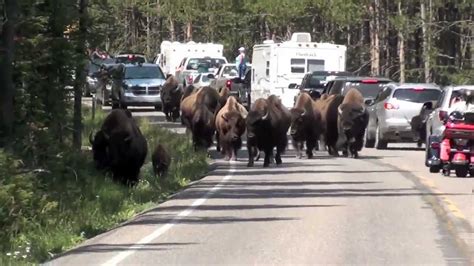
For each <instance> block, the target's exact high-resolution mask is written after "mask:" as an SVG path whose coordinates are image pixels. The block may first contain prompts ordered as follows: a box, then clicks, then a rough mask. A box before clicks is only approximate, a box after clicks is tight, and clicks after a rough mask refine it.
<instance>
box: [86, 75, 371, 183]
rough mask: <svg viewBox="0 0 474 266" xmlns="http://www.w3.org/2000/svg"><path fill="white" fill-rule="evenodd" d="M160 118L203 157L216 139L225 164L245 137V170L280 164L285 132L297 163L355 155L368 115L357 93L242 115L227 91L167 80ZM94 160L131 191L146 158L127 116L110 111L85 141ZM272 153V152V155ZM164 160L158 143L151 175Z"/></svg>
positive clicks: (269, 103) (271, 104) (304, 97)
mask: <svg viewBox="0 0 474 266" xmlns="http://www.w3.org/2000/svg"><path fill="white" fill-rule="evenodd" d="M161 98H162V102H163V112H164V113H165V116H166V120H167V121H176V120H177V119H178V118H179V117H181V123H182V124H183V125H184V126H185V127H186V129H187V131H190V132H191V134H192V141H193V146H194V149H195V150H205V151H207V150H208V149H209V148H210V147H211V146H212V144H213V140H214V138H215V139H216V144H217V145H216V148H217V150H218V151H220V152H221V153H222V155H223V156H224V157H225V160H236V159H237V151H238V150H239V149H240V148H241V146H242V137H243V135H244V134H245V133H246V137H247V150H248V166H249V167H251V166H253V165H254V161H256V160H258V159H259V158H260V153H261V152H263V153H264V155H265V157H264V162H263V166H264V167H268V166H269V165H270V162H271V161H272V160H274V161H275V163H276V164H277V165H278V164H281V163H282V159H281V155H282V154H283V153H284V152H285V150H286V148H287V143H288V137H287V133H288V131H290V136H291V138H292V142H293V145H294V147H295V149H296V152H297V157H298V158H302V157H303V149H304V146H305V145H306V156H307V158H308V159H311V158H312V157H313V150H315V149H316V150H317V149H318V148H319V146H318V141H319V142H320V143H321V144H322V145H321V147H325V148H327V150H328V152H329V154H330V155H332V156H339V151H342V152H343V155H344V156H351V157H353V158H357V157H358V152H359V151H360V150H361V149H362V146H363V139H364V133H365V129H366V127H367V123H368V113H367V111H366V109H365V104H364V99H363V97H362V95H361V93H360V92H359V91H358V90H357V89H351V90H349V91H348V93H347V94H346V95H345V96H343V95H326V94H323V95H321V96H320V97H319V95H318V97H314V95H310V94H308V93H306V92H303V91H302V92H301V93H300V94H299V95H298V96H297V98H296V102H295V105H294V107H293V108H291V109H290V110H288V109H287V108H286V107H285V106H284V105H283V104H282V103H281V101H280V99H279V98H278V97H276V96H274V95H271V96H269V97H268V98H266V99H263V98H262V99H257V100H256V101H255V102H254V103H253V104H252V106H251V107H250V110H248V111H247V110H246V108H245V107H244V106H242V105H241V104H240V103H239V102H238V100H237V99H236V98H235V97H233V96H230V93H229V91H228V89H227V88H225V87H224V88H221V89H215V88H212V87H201V88H194V87H193V86H192V85H191V86H188V87H186V88H182V87H181V86H180V85H179V84H178V82H177V81H176V79H175V78H174V77H173V76H170V77H168V79H167V81H166V82H165V84H164V85H163V89H162V91H161ZM91 144H92V148H93V156H94V161H95V163H96V166H97V168H99V169H109V170H110V171H111V172H112V174H113V177H114V179H116V180H117V181H119V182H122V183H125V184H129V185H134V184H136V183H137V181H138V176H139V172H140V168H141V166H142V165H143V163H144V161H145V158H146V155H147V142H146V139H145V137H144V136H143V135H142V133H141V131H140V129H139V128H138V126H137V124H136V123H135V121H134V119H133V118H132V115H131V113H130V112H129V111H127V110H113V111H112V112H111V113H110V114H109V116H108V117H107V118H106V119H105V121H104V122H103V125H102V128H101V129H100V131H99V132H97V133H96V134H95V137H94V138H92V136H91ZM275 149H276V154H275V155H273V153H274V150H275ZM170 160H171V158H170V156H169V154H168V153H167V151H166V149H164V147H163V146H161V145H158V146H157V147H156V148H155V150H154V152H153V155H152V163H153V169H154V171H155V173H156V174H158V175H163V174H164V173H165V172H166V169H167V167H168V166H169V163H170Z"/></svg>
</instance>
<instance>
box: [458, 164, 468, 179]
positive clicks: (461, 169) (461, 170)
mask: <svg viewBox="0 0 474 266" xmlns="http://www.w3.org/2000/svg"><path fill="white" fill-rule="evenodd" d="M454 171H455V172H456V176H457V177H466V176H467V174H468V173H469V168H468V167H467V166H458V167H456V169H454Z"/></svg>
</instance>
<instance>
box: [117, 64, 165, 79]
mask: <svg viewBox="0 0 474 266" xmlns="http://www.w3.org/2000/svg"><path fill="white" fill-rule="evenodd" d="M164 78H165V77H164V75H163V73H162V72H161V70H160V68H159V67H158V66H134V67H127V68H126V69H125V79H164Z"/></svg>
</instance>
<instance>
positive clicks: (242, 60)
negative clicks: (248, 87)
mask: <svg viewBox="0 0 474 266" xmlns="http://www.w3.org/2000/svg"><path fill="white" fill-rule="evenodd" d="M235 65H236V67H237V69H238V71H239V79H242V77H243V76H245V70H247V57H246V56H245V48H244V47H240V48H239V55H238V56H237V57H236V58H235Z"/></svg>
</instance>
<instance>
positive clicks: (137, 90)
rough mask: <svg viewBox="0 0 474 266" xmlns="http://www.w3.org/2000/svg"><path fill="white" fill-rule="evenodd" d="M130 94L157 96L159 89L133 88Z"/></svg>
mask: <svg viewBox="0 0 474 266" xmlns="http://www.w3.org/2000/svg"><path fill="white" fill-rule="evenodd" d="M132 92H133V94H134V95H140V96H141V95H158V94H159V93H160V87H143V86H133V87H132Z"/></svg>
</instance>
